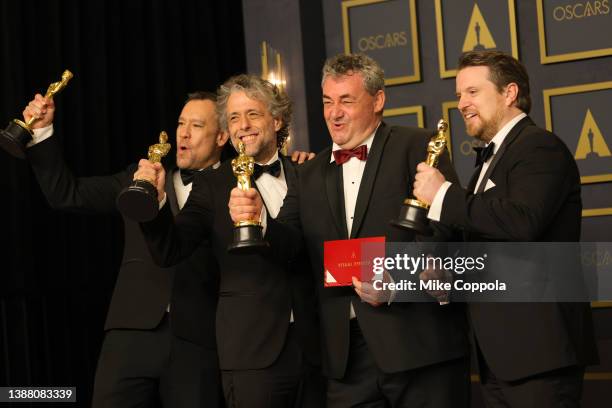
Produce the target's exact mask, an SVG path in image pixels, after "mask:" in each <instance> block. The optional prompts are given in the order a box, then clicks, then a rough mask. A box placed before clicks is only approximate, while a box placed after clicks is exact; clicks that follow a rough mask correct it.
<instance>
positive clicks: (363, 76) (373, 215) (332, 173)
mask: <svg viewBox="0 0 612 408" xmlns="http://www.w3.org/2000/svg"><path fill="white" fill-rule="evenodd" d="M322 88H323V108H324V115H325V120H326V122H327V127H328V129H329V132H330V135H331V138H332V142H333V146H331V147H330V148H327V149H326V150H324V151H323V152H321V153H319V154H318V155H317V157H316V158H315V159H313V160H311V161H310V162H308V163H306V164H304V165H303V166H301V167H300V168H299V169H298V178H297V180H296V183H294V184H292V185H290V188H289V193H288V194H287V197H286V198H285V203H284V205H283V208H282V211H281V214H279V220H281V221H283V222H284V223H285V224H286V225H284V227H285V234H284V235H281V236H280V237H281V239H283V240H289V239H293V237H295V235H296V232H297V231H296V228H293V227H297V230H299V231H301V234H302V235H303V237H304V240H305V242H306V246H307V249H308V252H309V254H310V258H311V262H312V271H313V273H314V279H315V282H316V285H317V289H318V297H319V306H320V310H321V325H322V328H321V331H322V334H323V344H324V349H323V367H324V371H325V373H326V375H327V376H328V391H327V403H328V406H329V407H353V406H368V407H388V406H393V407H404V406H428V407H467V406H468V405H469V376H468V361H467V358H466V355H467V353H468V341H467V329H466V327H465V317H464V312H463V307H462V306H461V305H458V304H455V305H447V306H441V305H438V304H437V303H399V302H396V303H390V304H387V303H388V302H386V300H385V299H383V298H381V296H380V294H381V293H380V292H377V291H376V290H374V289H373V285H371V284H370V283H369V282H360V281H359V280H357V279H354V281H353V282H354V286H355V289H354V290H353V288H350V287H345V288H324V285H323V277H324V270H325V268H324V262H323V243H324V241H328V240H339V239H348V238H362V237H374V236H385V237H386V240H387V242H397V241H400V242H402V241H403V242H406V241H408V242H410V241H413V240H414V239H415V236H414V233H413V232H412V231H408V230H403V229H398V228H395V227H392V226H391V225H390V224H389V221H390V220H391V219H393V218H395V217H397V215H398V214H399V210H400V207H401V205H402V203H403V200H404V199H405V198H406V197H408V196H410V187H411V185H412V182H413V180H414V176H415V173H416V166H417V164H418V163H419V162H420V161H421V160H423V158H424V157H425V156H426V154H427V144H428V142H429V140H430V138H431V136H432V132H430V131H427V130H421V129H416V128H406V127H398V126H389V125H386V124H385V123H384V122H382V112H383V106H384V102H385V93H384V76H383V72H382V69H381V68H380V67H379V65H378V64H377V63H376V62H375V61H373V60H372V59H371V58H369V57H367V56H365V55H339V56H336V57H334V58H332V59H330V60H328V61H327V62H326V64H325V66H324V68H323V82H322ZM440 166H441V168H442V169H443V171H444V172H445V174H446V175H447V176H448V177H450V178H451V179H453V180H454V179H455V177H456V176H455V173H454V171H453V170H452V169H451V167H450V163H449V159H448V155H444V156H443V157H442V158H441V165H440ZM245 207H246V208H247V209H248V210H247V211H245V212H244V213H243V212H242V209H243V208H245ZM230 208H232V216H233V219H234V220H235V221H238V220H241V219H248V218H249V217H251V216H252V215H253V214H259V208H260V204H259V202H258V199H257V197H255V199H252V198H251V197H249V196H247V195H246V194H244V195H242V196H240V192H238V191H237V192H236V193H235V195H233V197H232V200H231V201H230ZM289 226H291V228H289ZM298 235H299V234H298ZM277 237H278V236H276V237H275V236H271V234H270V233H269V231H268V235H267V239H269V240H270V242H271V244H272V246H274V245H276V244H280V243H279V242H278V241H276V238H277ZM281 243H282V242H281ZM355 292H356V293H357V294H356V293H355ZM358 296H359V297H358Z"/></svg>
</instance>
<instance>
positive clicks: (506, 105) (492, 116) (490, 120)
mask: <svg viewBox="0 0 612 408" xmlns="http://www.w3.org/2000/svg"><path fill="white" fill-rule="evenodd" d="M515 91H516V84H509V85H508V86H506V87H505V88H504V89H502V91H501V92H500V91H499V90H498V89H497V87H496V86H495V84H494V83H493V82H491V81H490V80H489V67H487V66H470V67H466V68H463V69H462V70H460V71H459V72H458V73H457V87H456V92H457V98H458V99H459V105H458V108H459V111H460V112H461V115H462V116H463V120H464V121H465V127H466V131H467V134H468V135H470V136H472V137H475V138H477V139H480V140H482V141H484V142H489V141H491V139H493V137H494V136H495V135H496V134H497V132H498V131H499V130H500V129H501V128H502V127H503V126H504V125H505V124H506V123H507V122H508V121H509V120H510V119H511V118H512V117H513V116H514V115H515V114H516V113H517V112H516V111H517V108H516V107H514V106H513V104H514V100H515V98H516V95H515V94H514V92H515Z"/></svg>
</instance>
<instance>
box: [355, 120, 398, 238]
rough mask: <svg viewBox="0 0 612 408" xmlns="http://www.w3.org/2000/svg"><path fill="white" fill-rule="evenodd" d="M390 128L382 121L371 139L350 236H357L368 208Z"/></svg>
mask: <svg viewBox="0 0 612 408" xmlns="http://www.w3.org/2000/svg"><path fill="white" fill-rule="evenodd" d="M390 130H391V128H390V127H388V126H386V125H385V123H384V122H382V123H381V124H380V126H379V127H378V130H377V131H376V135H375V136H374V140H373V141H372V148H371V149H370V151H369V152H368V158H367V160H366V165H365V168H364V170H363V176H362V178H361V184H360V185H359V193H358V194H357V202H356V203H355V218H354V219H353V227H352V228H351V238H355V237H357V235H358V233H359V229H360V228H361V224H362V223H363V219H364V217H365V213H366V210H367V209H368V203H369V202H370V197H371V196H372V190H373V189H374V182H375V181H376V174H377V173H378V168H379V167H380V166H379V165H380V160H381V156H382V152H383V150H384V147H385V144H386V142H387V139H388V138H389V132H390Z"/></svg>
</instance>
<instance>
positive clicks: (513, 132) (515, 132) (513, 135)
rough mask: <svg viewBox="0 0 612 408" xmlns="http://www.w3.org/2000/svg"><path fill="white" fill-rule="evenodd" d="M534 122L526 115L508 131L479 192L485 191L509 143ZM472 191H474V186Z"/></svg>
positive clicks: (481, 183)
mask: <svg viewBox="0 0 612 408" xmlns="http://www.w3.org/2000/svg"><path fill="white" fill-rule="evenodd" d="M533 124H534V123H533V121H532V120H531V118H529V117H525V118H523V119H521V120H520V121H519V122H518V123H517V124H516V125H514V127H513V128H512V129H511V130H510V133H508V136H506V138H505V139H504V142H503V143H502V144H501V146H499V149H497V152H496V153H495V156H493V159H492V160H491V164H489V168H488V169H487V172H486V173H485V175H484V176H483V178H482V181H481V182H480V185H479V186H478V190H477V191H476V193H477V194H479V193H482V192H483V191H484V189H485V186H486V185H487V180H488V179H489V178H491V174H493V170H495V167H496V166H497V163H499V161H500V160H501V158H502V156H503V155H504V152H505V151H506V148H507V147H508V145H510V144H511V143H512V142H513V141H514V139H516V137H517V136H518V135H519V133H521V131H522V130H523V129H525V127H527V126H529V125H533ZM472 191H474V189H473V188H472Z"/></svg>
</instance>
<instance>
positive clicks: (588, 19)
mask: <svg viewBox="0 0 612 408" xmlns="http://www.w3.org/2000/svg"><path fill="white" fill-rule="evenodd" d="M323 4H324V21H325V38H326V52H327V56H331V55H334V54H337V53H342V52H361V53H365V54H367V55H369V56H371V57H373V58H374V59H376V60H377V61H378V62H379V63H380V64H381V65H382V67H383V68H384V70H385V75H386V86H387V99H388V102H387V106H386V110H385V121H387V122H389V123H392V124H398V125H407V126H420V127H423V126H427V127H430V128H435V124H436V122H437V121H438V120H439V119H440V118H444V119H446V120H447V121H448V122H449V124H450V131H449V141H448V142H449V143H448V146H449V150H450V153H451V157H452V160H453V163H454V165H455V168H456V170H457V172H458V174H459V177H460V180H461V182H462V184H463V185H465V184H467V182H468V179H469V177H470V175H471V174H472V172H473V169H474V159H475V153H474V151H473V149H472V147H473V146H474V140H473V139H472V138H470V137H469V136H468V135H467V134H466V132H465V128H464V124H463V119H462V117H461V115H460V113H459V111H458V109H457V100H456V97H455V79H454V78H455V76H456V74H457V69H456V67H457V61H458V58H459V56H460V55H461V53H463V52H465V51H470V50H488V49H496V50H501V51H504V52H506V53H509V54H511V55H513V56H514V57H516V58H518V59H520V60H521V61H522V62H523V63H524V64H525V65H526V67H527V69H528V72H529V74H530V78H531V94H532V98H533V108H532V112H531V116H532V118H533V119H534V121H535V122H536V123H537V124H538V125H539V126H541V127H544V128H546V129H548V130H550V131H551V132H554V133H556V134H557V135H558V136H559V137H560V138H561V139H562V140H563V141H564V142H565V143H566V144H567V146H568V148H569V149H570V151H571V152H573V154H574V158H575V160H576V163H577V164H578V168H579V170H580V175H581V181H582V197H583V206H584V210H583V214H582V215H583V232H582V240H583V241H610V240H612V150H611V149H612V9H611V8H612V5H611V4H610V1H609V0H596V1H593V0H588V1H586V0H516V1H515V0H477V1H476V0H347V1H336V0H334V1H332V0H329V1H324V2H323ZM592 260H593V262H597V263H598V264H600V265H602V264H603V265H609V266H610V268H611V273H612V254H607V253H595V254H592ZM611 306H612V303H595V304H593V307H594V314H595V319H596V324H597V335H598V338H599V345H600V351H601V356H602V364H601V365H600V366H598V367H590V368H589V372H588V373H587V375H586V379H587V380H588V381H587V385H586V388H585V391H586V395H585V406H593V407H595V406H601V405H600V402H602V401H605V399H604V396H605V394H606V392H607V390H609V387H610V385H612V351H611V350H612V340H611V339H612V333H611V332H612V330H611V329H610V328H609V327H611V326H612V324H610V322H612V309H611V308H610V307H611ZM502 341H503V339H500V342H502ZM525 357H527V358H528V356H525ZM517 358H520V357H519V356H517ZM479 403H480V402H479V401H478V399H477V401H476V402H475V404H476V405H478V404H479Z"/></svg>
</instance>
